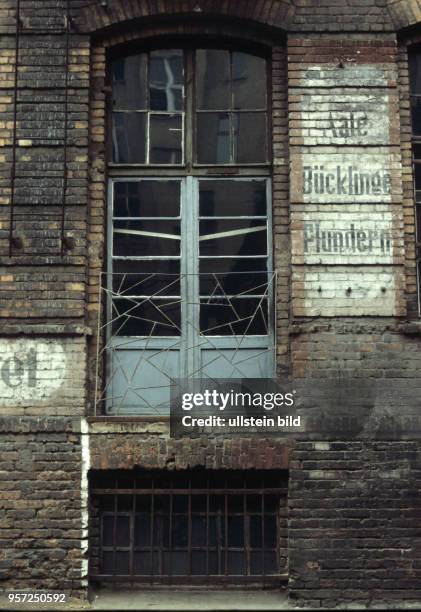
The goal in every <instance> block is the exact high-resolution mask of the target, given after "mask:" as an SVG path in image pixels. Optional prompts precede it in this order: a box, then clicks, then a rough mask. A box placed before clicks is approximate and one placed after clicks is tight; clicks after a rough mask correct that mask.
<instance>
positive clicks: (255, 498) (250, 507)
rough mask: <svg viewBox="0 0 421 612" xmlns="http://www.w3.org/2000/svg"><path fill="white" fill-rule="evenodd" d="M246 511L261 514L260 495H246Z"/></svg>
mask: <svg viewBox="0 0 421 612" xmlns="http://www.w3.org/2000/svg"><path fill="white" fill-rule="evenodd" d="M247 511H248V512H262V496H261V495H247Z"/></svg>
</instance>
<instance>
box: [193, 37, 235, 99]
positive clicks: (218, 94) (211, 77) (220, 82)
mask: <svg viewBox="0 0 421 612" xmlns="http://www.w3.org/2000/svg"><path fill="white" fill-rule="evenodd" d="M196 92H197V108H198V109H203V110H206V109H209V110H212V109H214V110H228V109H230V108H231V82H230V53H229V51H223V50H217V49H199V50H198V51H196Z"/></svg>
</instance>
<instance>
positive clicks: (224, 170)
mask: <svg viewBox="0 0 421 612" xmlns="http://www.w3.org/2000/svg"><path fill="white" fill-rule="evenodd" d="M194 42H195V41H180V40H177V39H175V40H174V41H165V43H163V44H161V45H160V44H158V43H155V44H149V45H138V46H135V47H133V45H132V46H130V47H129V50H126V51H124V47H123V49H122V50H121V49H118V50H115V51H114V53H112V54H111V55H110V57H109V58H108V71H107V88H106V90H107V93H108V96H107V101H106V109H107V128H108V129H107V131H108V134H109V135H111V134H112V113H113V105H112V97H111V94H112V80H111V65H112V61H113V60H116V59H120V58H124V57H126V56H129V55H132V54H135V53H143V52H144V53H149V52H151V51H157V50H161V49H162V50H164V49H181V50H182V51H183V53H184V108H183V109H182V111H174V113H176V114H177V113H178V114H181V115H182V117H183V119H182V122H183V130H184V131H183V138H182V143H181V146H182V155H183V163H181V164H148V163H116V162H113V161H112V157H113V156H112V138H111V137H108V138H107V146H106V157H107V168H108V175H109V176H119V175H120V174H123V175H126V176H130V175H137V173H139V172H142V175H143V172H145V173H149V172H150V173H151V174H156V173H157V172H159V175H161V174H162V173H164V172H165V173H168V175H169V176H171V175H172V174H175V175H177V174H178V175H180V174H182V173H185V174H188V175H191V174H192V175H196V174H197V175H200V174H205V175H206V174H209V175H212V174H221V175H223V174H228V175H236V174H238V175H245V176H247V175H252V174H259V175H260V174H262V175H268V176H270V175H271V172H272V160H273V142H272V79H271V75H272V59H271V55H270V49H268V48H266V47H261V46H255V45H252V46H251V48H247V49H246V48H245V45H244V44H243V45H241V44H238V45H237V44H234V43H232V42H229V43H228V42H224V41H221V44H218V43H217V42H215V41H213V42H212V44H211V43H208V42H206V43H205V44H204V43H203V41H196V44H194ZM198 49H215V50H226V51H229V52H230V54H231V53H233V52H235V51H237V52H240V53H248V54H250V55H256V56H258V57H261V58H262V59H264V60H265V62H266V109H265V110H264V111H260V112H264V113H265V116H266V132H265V137H266V161H265V162H257V163H256V162H253V163H227V164H222V163H215V164H201V163H197V162H196V161H195V158H196V156H195V142H196V136H197V125H196V123H197V122H196V117H197V111H196V78H195V77H196V70H195V52H196V51H197V50H198ZM145 112H147V114H148V115H149V114H150V113H152V112H153V113H158V114H159V112H160V111H151V110H150V109H149V110H146V111H145ZM215 112H216V111H215ZM227 112H233V109H231V110H230V111H227ZM243 112H253V111H250V110H249V109H247V111H243ZM167 114H171V112H169V111H168V112H167ZM147 123H149V121H148V122H147ZM148 145H149V143H148ZM148 151H149V146H148V147H147V151H146V157H148V155H149V153H148Z"/></svg>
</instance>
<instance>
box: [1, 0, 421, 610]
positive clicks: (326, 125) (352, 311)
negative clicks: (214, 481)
mask: <svg viewBox="0 0 421 612" xmlns="http://www.w3.org/2000/svg"><path fill="white" fill-rule="evenodd" d="M104 4H105V5H104ZM418 28H419V29H418ZM164 36H167V37H174V36H178V37H182V38H183V37H198V36H200V37H205V38H206V37H210V38H211V39H216V38H219V39H223V40H236V41H238V40H240V41H242V44H243V45H244V46H245V47H247V45H253V44H259V45H264V46H265V47H268V48H270V49H271V58H272V62H271V92H272V149H273V166H272V185H273V194H272V195H273V228H274V263H275V268H276V270H277V273H278V284H277V310H276V313H277V322H276V326H277V330H276V331H277V359H278V369H279V372H280V373H282V374H291V375H294V376H296V377H306V376H312V377H320V378H327V379H329V378H333V377H335V376H338V375H342V376H350V377H361V378H373V379H387V378H397V379H417V378H419V373H420V370H421V351H420V347H421V326H420V324H419V318H418V317H419V315H418V296H417V279H416V264H415V246H416V238H415V222H414V191H413V172H412V154H411V124H410V103H409V83H408V60H407V46H408V45H409V44H416V43H419V42H421V3H420V2H418V1H416V0H380V1H378V0H352V1H351V0H323V1H320V0H308V1H306V2H301V1H299V0H258V1H255V2H251V1H245V0H194V1H193V0H154V1H152V0H149V1H146V0H139V1H136V2H134V1H129V0H108V2H106V3H101V2H100V1H99V0H87V1H82V0H70V1H69V2H66V1H65V0H19V1H18V3H17V2H16V0H1V1H0V479H1V482H2V486H1V487H0V586H1V587H2V588H3V589H5V591H6V592H7V591H8V590H13V589H19V590H25V589H29V590H36V589H44V590H49V591H52V590H54V591H59V592H65V593H67V594H68V595H69V596H74V597H76V598H85V597H86V596H87V592H88V556H89V551H88V539H89V533H88V489H87V488H88V480H89V475H90V470H95V471H100V470H102V471H104V470H107V469H113V470H115V469H122V470H132V469H134V468H147V469H151V468H162V469H174V468H176V469H180V470H187V469H189V468H192V467H198V466H200V467H204V468H207V469H209V470H213V469H236V470H238V469H243V470H246V469H252V468H258V469H268V470H269V469H279V470H289V492H288V515H287V516H288V550H289V557H288V566H289V575H290V580H289V595H290V597H291V603H292V601H294V602H297V603H298V604H301V605H302V604H310V605H313V606H326V605H337V604H339V603H344V602H354V603H355V602H358V603H364V604H368V603H371V602H374V601H380V602H385V601H389V602H390V601H392V600H393V601H396V602H397V604H402V602H407V601H421V528H420V518H421V497H420V488H421V464H420V450H421V443H420V442H419V441H416V440H402V441H399V440H395V441H371V440H368V441H355V440H354V441H347V440H346V439H340V440H338V439H328V440H324V439H323V435H322V434H321V435H320V436H319V438H320V439H317V440H316V441H309V440H305V439H301V438H300V440H298V441H295V442H294V441H291V440H288V441H286V440H285V439H276V440H274V439H270V440H266V439H258V438H253V439H251V438H250V439H232V440H224V441H221V440H205V439H200V438H196V439H193V440H186V439H184V440H182V441H179V440H172V439H170V438H169V437H168V422H167V421H166V420H165V419H161V420H156V419H153V418H148V419H139V418H138V419H130V418H128V417H127V418H124V417H122V418H119V419H114V420H113V419H110V418H106V417H101V416H98V415H96V414H95V411H94V403H95V386H96V385H97V384H101V382H102V381H101V380H100V381H99V383H98V381H96V380H95V378H96V375H95V362H96V350H97V343H96V341H97V326H98V317H101V316H102V314H103V313H102V311H101V306H100V303H99V273H100V271H101V270H103V269H104V262H105V252H106V230H105V225H106V199H107V186H106V178H107V168H106V145H107V129H108V128H107V122H106V105H107V100H108V97H109V96H108V94H109V87H108V83H107V79H106V68H107V51H108V50H109V49H110V48H113V47H115V46H117V45H121V44H124V43H128V42H132V41H137V40H154V39H157V40H158V39H159V37H161V38H162V37H164ZM344 117H347V119H348V122H344ZM338 168H339V170H338ZM350 168H351V170H349V169H350Z"/></svg>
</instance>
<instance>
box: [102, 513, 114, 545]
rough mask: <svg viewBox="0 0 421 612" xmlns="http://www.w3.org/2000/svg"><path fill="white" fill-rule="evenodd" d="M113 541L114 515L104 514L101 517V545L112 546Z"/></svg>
mask: <svg viewBox="0 0 421 612" xmlns="http://www.w3.org/2000/svg"><path fill="white" fill-rule="evenodd" d="M113 543H114V517H113V516H104V517H103V518H102V545H103V546H113Z"/></svg>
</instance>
